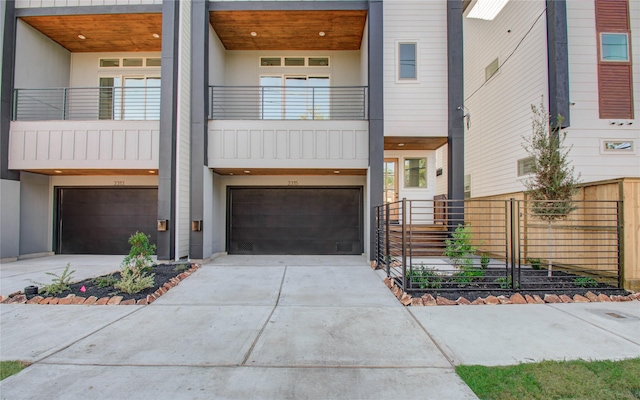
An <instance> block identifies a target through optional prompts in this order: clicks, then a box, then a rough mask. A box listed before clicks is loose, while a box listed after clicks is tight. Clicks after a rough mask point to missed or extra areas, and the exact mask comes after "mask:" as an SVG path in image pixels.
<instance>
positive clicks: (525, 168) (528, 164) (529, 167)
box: [518, 157, 536, 176]
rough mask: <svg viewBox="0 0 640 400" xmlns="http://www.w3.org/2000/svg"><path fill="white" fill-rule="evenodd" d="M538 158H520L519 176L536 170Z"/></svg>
mask: <svg viewBox="0 0 640 400" xmlns="http://www.w3.org/2000/svg"><path fill="white" fill-rule="evenodd" d="M535 167H536V160H535V158H534V157H527V158H521V159H519V160H518V176H524V175H529V174H532V173H533V172H534V169H535Z"/></svg>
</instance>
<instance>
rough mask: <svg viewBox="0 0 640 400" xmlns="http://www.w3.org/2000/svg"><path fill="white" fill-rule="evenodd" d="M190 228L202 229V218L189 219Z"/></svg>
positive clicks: (198, 230)
mask: <svg viewBox="0 0 640 400" xmlns="http://www.w3.org/2000/svg"><path fill="white" fill-rule="evenodd" d="M191 230H192V231H193V232H201V231H202V220H201V219H200V220H195V221H191Z"/></svg>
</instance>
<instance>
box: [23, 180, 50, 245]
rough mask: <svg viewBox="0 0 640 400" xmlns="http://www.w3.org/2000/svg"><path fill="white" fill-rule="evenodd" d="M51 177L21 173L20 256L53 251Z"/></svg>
mask: <svg viewBox="0 0 640 400" xmlns="http://www.w3.org/2000/svg"><path fill="white" fill-rule="evenodd" d="M49 204H50V203H49V176H47V175H40V174H31V173H29V172H21V173H20V255H25V254H35V253H44V252H47V251H51V241H50V240H49V232H50V231H51V229H50V228H49V219H50V213H49Z"/></svg>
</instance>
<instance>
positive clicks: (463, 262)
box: [444, 224, 476, 269]
mask: <svg viewBox="0 0 640 400" xmlns="http://www.w3.org/2000/svg"><path fill="white" fill-rule="evenodd" d="M452 236H453V237H452V238H451V239H447V240H445V244H446V248H445V250H444V255H445V256H447V257H449V258H450V259H451V261H453V263H454V264H456V265H458V266H460V268H462V269H469V268H473V259H472V258H471V256H472V255H473V254H474V253H475V252H476V246H473V245H471V237H472V234H471V225H468V224H467V225H462V224H459V225H458V227H457V228H456V231H455V232H454V233H453V234H452Z"/></svg>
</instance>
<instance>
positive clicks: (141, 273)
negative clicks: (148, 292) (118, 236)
mask: <svg viewBox="0 0 640 400" xmlns="http://www.w3.org/2000/svg"><path fill="white" fill-rule="evenodd" d="M150 238H151V236H147V235H145V234H144V233H142V232H136V233H135V234H133V235H131V237H130V238H129V244H130V245H131V250H130V251H129V255H128V256H126V257H125V258H124V260H122V272H121V273H120V280H119V281H118V282H117V283H115V284H114V285H113V287H115V288H116V289H118V290H120V291H121V292H124V293H128V294H133V293H138V292H141V291H142V290H144V289H146V288H149V287H153V285H154V277H155V274H152V273H150V272H151V268H152V267H153V260H152V259H151V255H152V254H154V253H155V250H156V246H155V245H153V244H150V243H149V239H150Z"/></svg>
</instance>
